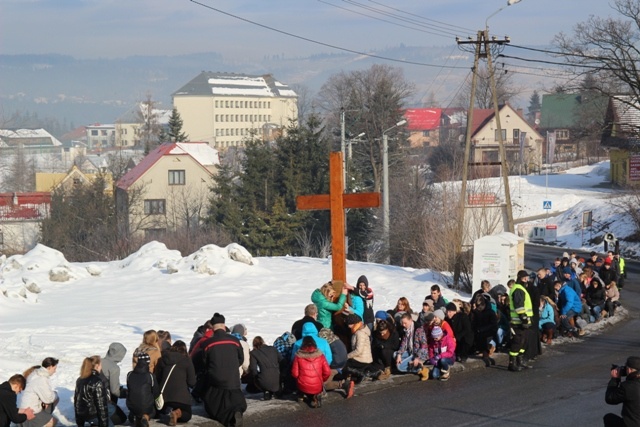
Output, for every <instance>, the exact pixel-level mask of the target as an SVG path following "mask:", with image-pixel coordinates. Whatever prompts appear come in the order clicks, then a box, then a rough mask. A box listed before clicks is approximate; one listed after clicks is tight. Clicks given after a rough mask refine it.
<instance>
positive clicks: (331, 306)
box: [311, 282, 353, 329]
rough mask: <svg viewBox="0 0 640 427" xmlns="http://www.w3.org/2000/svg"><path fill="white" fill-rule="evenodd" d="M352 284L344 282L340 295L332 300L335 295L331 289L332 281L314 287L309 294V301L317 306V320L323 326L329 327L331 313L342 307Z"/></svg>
mask: <svg viewBox="0 0 640 427" xmlns="http://www.w3.org/2000/svg"><path fill="white" fill-rule="evenodd" d="M350 289H353V286H351V285H348V284H346V283H345V284H344V286H343V287H342V292H341V294H340V297H339V298H338V300H337V301H336V302H333V301H334V299H335V297H336V291H335V289H333V283H332V282H329V283H325V284H324V285H322V287H321V288H320V289H316V290H315V291H313V293H312V294H311V302H312V303H314V304H315V305H316V307H318V322H320V323H322V326H323V327H324V328H329V329H331V324H332V316H333V313H335V312H337V311H340V310H342V309H343V308H344V303H345V302H346V300H347V293H348V292H349V290H350Z"/></svg>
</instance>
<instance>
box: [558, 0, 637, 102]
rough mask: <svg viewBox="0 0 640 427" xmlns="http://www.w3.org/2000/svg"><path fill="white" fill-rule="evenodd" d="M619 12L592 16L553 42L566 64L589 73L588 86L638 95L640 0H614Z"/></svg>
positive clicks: (579, 74) (615, 92)
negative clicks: (614, 14)
mask: <svg viewBox="0 0 640 427" xmlns="http://www.w3.org/2000/svg"><path fill="white" fill-rule="evenodd" d="M612 8H613V10H614V11H616V12H617V13H618V14H619V15H620V16H619V17H606V18H601V17H597V16H591V17H589V19H588V20H587V21H585V22H581V23H578V24H577V25H575V26H574V28H573V34H566V33H564V32H561V33H559V34H558V35H556V36H555V38H554V41H553V42H554V44H555V46H556V47H557V48H558V50H559V51H560V52H561V56H562V57H563V58H564V60H565V62H566V64H567V65H568V66H569V67H570V69H571V70H572V71H573V72H574V73H575V74H577V75H578V76H585V75H587V74H591V76H592V79H591V80H592V81H593V82H596V83H597V84H593V85H591V88H590V89H591V90H597V91H599V92H601V93H604V94H606V95H613V94H619V93H626V94H630V95H633V96H632V98H633V99H638V98H639V97H640V70H639V69H638V64H640V49H639V48H638V44H637V40H638V38H640V18H639V17H640V0H614V1H613V5H612Z"/></svg>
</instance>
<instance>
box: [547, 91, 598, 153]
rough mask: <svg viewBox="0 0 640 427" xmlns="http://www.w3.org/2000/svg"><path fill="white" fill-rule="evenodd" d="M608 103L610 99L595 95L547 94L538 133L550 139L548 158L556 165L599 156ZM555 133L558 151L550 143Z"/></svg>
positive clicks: (548, 140)
mask: <svg viewBox="0 0 640 427" xmlns="http://www.w3.org/2000/svg"><path fill="white" fill-rule="evenodd" d="M607 103H608V98H607V97H606V96H604V95H600V94H597V93H593V92H581V93H552V94H546V95H543V96H542V106H541V108H540V123H539V124H538V131H539V132H540V134H541V135H542V136H543V137H545V138H546V140H547V141H546V144H545V158H547V159H549V160H550V161H551V162H555V161H570V160H577V159H581V158H585V157H590V156H597V155H598V150H599V149H600V137H601V130H602V124H603V123H604V117H605V112H606V109H607ZM554 132H555V149H553V145H551V146H550V144H549V142H550V139H549V135H550V134H553V133H554ZM549 154H551V158H549Z"/></svg>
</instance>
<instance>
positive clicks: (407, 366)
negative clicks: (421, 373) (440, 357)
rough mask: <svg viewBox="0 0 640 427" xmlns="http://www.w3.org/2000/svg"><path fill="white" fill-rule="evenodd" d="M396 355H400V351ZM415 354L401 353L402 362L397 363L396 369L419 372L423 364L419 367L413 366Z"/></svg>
mask: <svg viewBox="0 0 640 427" xmlns="http://www.w3.org/2000/svg"><path fill="white" fill-rule="evenodd" d="M394 356H395V357H398V352H396V353H395V354H394ZM411 362H413V356H412V355H410V354H409V353H408V352H406V351H405V352H404V353H402V354H401V355H400V363H398V364H397V365H396V369H397V370H398V371H399V372H411V373H415V372H418V370H419V369H420V368H421V366H419V367H418V368H416V367H414V366H413V363H411Z"/></svg>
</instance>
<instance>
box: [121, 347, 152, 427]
mask: <svg viewBox="0 0 640 427" xmlns="http://www.w3.org/2000/svg"><path fill="white" fill-rule="evenodd" d="M150 363H151V356H149V355H148V354H147V353H140V354H138V355H137V360H136V365H135V366H134V368H133V370H132V371H131V372H129V373H128V374H127V390H128V392H127V408H129V416H130V417H131V419H132V420H133V422H134V424H135V425H139V426H140V427H149V421H150V420H151V418H153V417H154V416H155V414H156V408H155V405H154V400H155V399H156V398H157V397H158V396H159V395H160V385H159V384H158V380H157V379H156V376H155V375H154V374H153V373H152V372H150V370H149V364H150Z"/></svg>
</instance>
